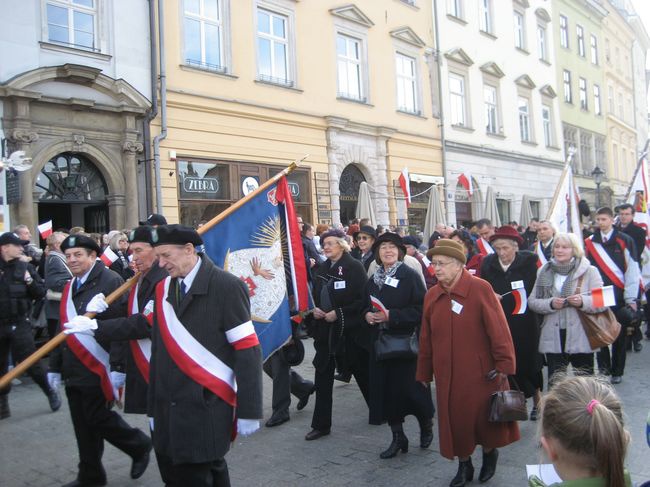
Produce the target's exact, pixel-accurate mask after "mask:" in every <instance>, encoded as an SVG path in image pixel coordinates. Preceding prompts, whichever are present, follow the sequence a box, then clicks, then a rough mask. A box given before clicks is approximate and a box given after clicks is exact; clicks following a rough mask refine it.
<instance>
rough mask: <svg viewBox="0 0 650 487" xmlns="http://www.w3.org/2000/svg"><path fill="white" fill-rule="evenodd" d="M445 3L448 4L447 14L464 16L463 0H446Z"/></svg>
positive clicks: (460, 17)
mask: <svg viewBox="0 0 650 487" xmlns="http://www.w3.org/2000/svg"><path fill="white" fill-rule="evenodd" d="M447 3H448V4H449V15H451V16H452V17H458V18H459V19H462V18H464V15H463V14H464V12H463V0H448V2H447Z"/></svg>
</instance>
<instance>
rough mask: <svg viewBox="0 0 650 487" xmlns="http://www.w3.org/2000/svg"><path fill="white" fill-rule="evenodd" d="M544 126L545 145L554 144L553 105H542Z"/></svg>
mask: <svg viewBox="0 0 650 487" xmlns="http://www.w3.org/2000/svg"><path fill="white" fill-rule="evenodd" d="M542 127H543V129H544V145H545V146H546V147H551V146H552V145H553V125H552V120H551V107H549V106H548V105H542Z"/></svg>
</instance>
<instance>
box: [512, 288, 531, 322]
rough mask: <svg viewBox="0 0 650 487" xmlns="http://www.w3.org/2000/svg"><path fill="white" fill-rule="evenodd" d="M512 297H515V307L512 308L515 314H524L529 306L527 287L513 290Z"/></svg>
mask: <svg viewBox="0 0 650 487" xmlns="http://www.w3.org/2000/svg"><path fill="white" fill-rule="evenodd" d="M512 297H513V298H515V309H513V310H512V314H513V315H523V314H524V313H525V312H526V309H527V308H528V296H527V295H526V289H524V288H523V287H522V288H519V289H514V290H513V291H512Z"/></svg>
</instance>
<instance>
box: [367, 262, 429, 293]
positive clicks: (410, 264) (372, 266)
mask: <svg viewBox="0 0 650 487" xmlns="http://www.w3.org/2000/svg"><path fill="white" fill-rule="evenodd" d="M378 265H379V264H377V261H376V260H375V259H373V260H372V262H371V263H370V265H369V266H368V269H367V274H368V277H372V276H373V274H374V273H375V271H376V270H377V267H378ZM404 265H406V266H407V267H410V268H411V269H413V270H414V271H415V273H416V274H417V275H418V277H419V278H420V280H421V281H422V284H423V285H424V286H425V287H426V285H427V283H426V281H425V280H424V274H423V273H422V266H421V265H420V262H419V261H418V260H417V259H416V258H415V257H411V256H410V255H405V256H404Z"/></svg>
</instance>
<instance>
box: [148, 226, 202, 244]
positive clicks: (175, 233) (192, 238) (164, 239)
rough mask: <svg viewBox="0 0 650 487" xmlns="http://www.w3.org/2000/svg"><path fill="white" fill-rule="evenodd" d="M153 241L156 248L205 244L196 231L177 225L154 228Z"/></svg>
mask: <svg viewBox="0 0 650 487" xmlns="http://www.w3.org/2000/svg"><path fill="white" fill-rule="evenodd" d="M151 240H152V241H153V246H154V247H157V246H158V245H185V244H188V243H191V244H192V245H201V244H203V240H202V239H201V236H200V235H199V233H198V232H197V231H196V230H194V229H193V228H192V227H186V226H185V225H177V224H173V225H162V226H160V227H158V228H154V229H153V230H152V232H151Z"/></svg>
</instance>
